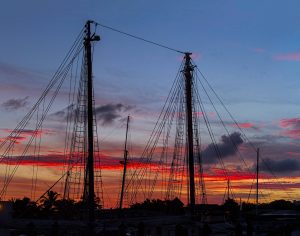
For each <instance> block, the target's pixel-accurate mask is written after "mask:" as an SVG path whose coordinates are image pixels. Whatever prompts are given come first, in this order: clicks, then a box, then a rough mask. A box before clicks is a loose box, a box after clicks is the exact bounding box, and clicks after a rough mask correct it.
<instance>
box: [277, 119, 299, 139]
mask: <svg viewBox="0 0 300 236" xmlns="http://www.w3.org/2000/svg"><path fill="white" fill-rule="evenodd" d="M279 126H280V127H281V128H282V129H285V130H284V131H283V132H282V135H284V136H287V137H289V138H292V139H299V138H300V118H290V119H282V120H280V121H279Z"/></svg>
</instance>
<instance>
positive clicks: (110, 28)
mask: <svg viewBox="0 0 300 236" xmlns="http://www.w3.org/2000/svg"><path fill="white" fill-rule="evenodd" d="M94 23H95V25H96V26H98V25H99V26H101V27H103V28H106V29H109V30H111V31H114V32H117V33H120V34H123V35H126V36H128V37H131V38H134V39H137V40H140V41H143V42H146V43H149V44H152V45H155V46H158V47H161V48H164V49H168V50H170V51H173V52H177V53H181V54H185V52H183V51H180V50H177V49H174V48H171V47H168V46H166V45H163V44H160V43H156V42H154V41H151V40H148V39H145V38H142V37H139V36H136V35H133V34H129V33H126V32H124V31H121V30H118V29H116V28H112V27H110V26H107V25H103V24H100V23H98V22H94Z"/></svg>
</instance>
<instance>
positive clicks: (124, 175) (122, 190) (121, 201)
mask: <svg viewBox="0 0 300 236" xmlns="http://www.w3.org/2000/svg"><path fill="white" fill-rule="evenodd" d="M129 120H130V117H129V116H128V117H127V125H126V135H125V147H124V163H123V165H124V169H123V179H122V189H121V196H120V209H122V205H123V197H124V188H125V178H126V171H127V157H128V150H127V138H128V127H129Z"/></svg>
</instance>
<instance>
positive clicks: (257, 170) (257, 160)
mask: <svg viewBox="0 0 300 236" xmlns="http://www.w3.org/2000/svg"><path fill="white" fill-rule="evenodd" d="M258 172H259V148H257V151H256V215H257V211H258Z"/></svg>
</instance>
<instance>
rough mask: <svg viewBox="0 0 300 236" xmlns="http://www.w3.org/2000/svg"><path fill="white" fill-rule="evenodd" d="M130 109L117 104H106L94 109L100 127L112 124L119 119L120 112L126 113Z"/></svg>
mask: <svg viewBox="0 0 300 236" xmlns="http://www.w3.org/2000/svg"><path fill="white" fill-rule="evenodd" d="M131 109H132V107H131V106H128V105H124V104H121V103H118V104H106V105H103V106H99V107H97V108H96V109H95V113H96V117H97V120H98V121H100V122H101V124H102V125H109V124H112V123H113V122H114V121H115V120H116V119H118V118H120V117H121V113H122V112H127V111H129V110H131Z"/></svg>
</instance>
